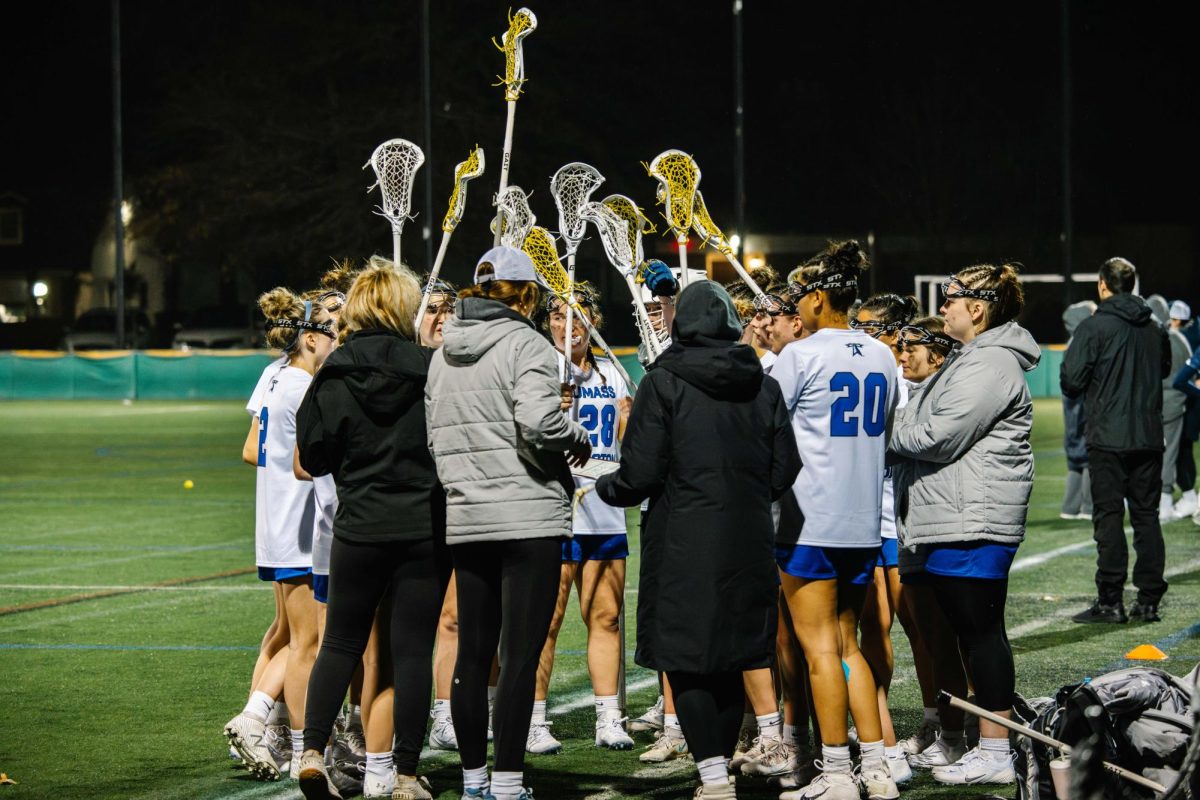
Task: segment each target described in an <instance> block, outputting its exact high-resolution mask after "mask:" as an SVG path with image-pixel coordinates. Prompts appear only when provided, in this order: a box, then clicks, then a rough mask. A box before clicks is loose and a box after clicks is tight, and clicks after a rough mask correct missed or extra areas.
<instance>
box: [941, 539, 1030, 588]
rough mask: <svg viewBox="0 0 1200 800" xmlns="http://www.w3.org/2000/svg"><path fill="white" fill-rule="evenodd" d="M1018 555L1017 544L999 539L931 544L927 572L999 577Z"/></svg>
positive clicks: (949, 575) (964, 576) (1006, 575)
mask: <svg viewBox="0 0 1200 800" xmlns="http://www.w3.org/2000/svg"><path fill="white" fill-rule="evenodd" d="M1016 555H1017V546H1016V545H1015V544H999V543H997V542H986V541H985V542H947V543H943V544H934V545H930V546H929V554H928V556H926V559H925V571H926V572H928V573H929V574H931V575H943V576H945V577H948V578H982V579H990V580H999V579H1001V578H1007V577H1008V568H1009V567H1011V566H1012V562H1013V559H1014V558H1015V557H1016Z"/></svg>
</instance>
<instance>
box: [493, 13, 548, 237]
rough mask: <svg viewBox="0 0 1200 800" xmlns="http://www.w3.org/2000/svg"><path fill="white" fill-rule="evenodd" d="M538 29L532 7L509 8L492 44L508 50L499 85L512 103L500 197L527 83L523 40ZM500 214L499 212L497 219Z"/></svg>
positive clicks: (498, 226)
mask: <svg viewBox="0 0 1200 800" xmlns="http://www.w3.org/2000/svg"><path fill="white" fill-rule="evenodd" d="M535 30H537V17H536V16H535V15H534V13H533V12H532V11H530V10H529V9H528V8H521V9H518V10H517V13H516V14H513V13H512V11H511V10H510V11H509V14H508V30H507V31H505V32H504V35H503V36H502V37H500V41H499V42H497V41H496V39H495V37H493V38H492V44H494V45H496V48H497V49H498V50H501V51H502V52H503V53H504V77H503V78H501V79H500V82H499V83H496V84H494V85H495V86H504V99H505V100H506V101H507V102H508V120H507V121H506V122H505V124H504V156H503V157H502V158H501V159H500V188H499V189H498V190H497V191H496V197H497V199H499V198H500V197H501V196H503V195H504V190H505V189H507V188H508V168H509V165H510V164H511V163H512V145H513V122H514V120H516V118H517V98H518V97H520V96H521V89H522V88H524V86H525V50H524V48H522V47H521V42H522V41H523V40H524V39H525V37H526V36H528V35H529V34H531V33H533V32H534V31H535ZM498 218H499V213H497V219H498ZM499 244H500V224H499V222H498V221H497V223H496V230H495V239H494V240H493V241H492V245H493V246H496V245H499Z"/></svg>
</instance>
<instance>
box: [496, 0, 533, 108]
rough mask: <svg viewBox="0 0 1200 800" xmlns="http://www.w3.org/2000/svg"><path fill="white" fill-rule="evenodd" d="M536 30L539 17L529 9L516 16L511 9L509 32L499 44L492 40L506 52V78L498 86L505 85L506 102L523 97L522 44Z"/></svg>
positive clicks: (523, 58) (523, 51)
mask: <svg viewBox="0 0 1200 800" xmlns="http://www.w3.org/2000/svg"><path fill="white" fill-rule="evenodd" d="M536 30H537V15H535V14H534V13H533V12H532V11H530V10H529V9H528V8H519V9H517V13H516V14H514V13H512V9H511V8H510V9H509V12H508V30H506V31H505V32H504V35H503V36H501V37H500V41H499V42H497V41H496V40H495V39H492V44H494V45H496V48H497V49H499V50H502V51H504V77H503V78H501V79H500V83H498V84H496V85H497V86H499V85H501V84H503V85H504V99H505V100H516V99H517V98H518V97H520V96H521V88H522V87H523V86H524V85H525V49H524V48H523V47H522V46H521V42H522V41H523V40H524V39H525V37H526V36H528V35H529V34H531V33H533V32H534V31H536Z"/></svg>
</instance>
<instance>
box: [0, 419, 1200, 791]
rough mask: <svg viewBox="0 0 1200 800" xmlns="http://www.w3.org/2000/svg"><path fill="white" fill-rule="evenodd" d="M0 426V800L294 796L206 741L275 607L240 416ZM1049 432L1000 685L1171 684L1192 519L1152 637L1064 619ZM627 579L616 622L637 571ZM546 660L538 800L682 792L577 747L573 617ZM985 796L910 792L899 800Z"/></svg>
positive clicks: (909, 685)
mask: <svg viewBox="0 0 1200 800" xmlns="http://www.w3.org/2000/svg"><path fill="white" fill-rule="evenodd" d="M0 416H2V418H3V420H4V429H5V433H6V435H5V437H4V440H3V441H4V444H5V447H4V450H5V452H4V458H3V467H0V771H2V772H6V773H8V775H9V776H10V777H12V778H14V779H15V780H17V781H18V782H19V785H16V786H7V785H0V800H5V798H14V800H15V799H16V798H35V797H36V798H42V797H54V798H60V797H61V798H96V797H136V798H173V797H181V798H182V797H187V798H218V797H220V798H265V797H271V798H292V797H299V792H298V790H297V789H296V788H295V786H294V785H289V784H288V783H287V782H283V783H278V784H260V783H255V782H254V781H252V780H249V779H248V778H247V777H246V775H245V773H242V772H238V771H236V770H233V769H231V768H230V767H229V762H228V758H227V756H226V748H225V746H224V739H223V737H222V736H221V727H222V725H223V724H224V723H225V722H226V720H228V719H229V717H231V716H232V715H233V714H235V713H236V712H237V711H238V710H240V708H241V705H242V703H243V702H244V700H245V695H246V693H247V691H248V680H249V676H250V670H251V668H252V666H253V664H254V659H255V655H256V652H257V646H258V642H259V639H260V638H261V636H262V632H263V630H264V628H265V627H266V625H267V624H268V622H269V621H270V619H271V613H272V602H271V595H270V591H269V589H268V587H266V586H265V585H263V584H261V583H260V582H259V581H257V580H256V578H255V577H254V576H253V575H252V574H251V568H252V567H253V566H254V549H253V541H254V507H253V505H254V471H253V469H251V468H249V467H247V466H245V465H243V464H242V463H241V461H240V451H241V445H242V441H243V439H244V437H245V434H246V429H247V423H248V421H247V417H246V414H245V412H244V411H242V409H241V404H239V403H136V404H133V405H131V406H125V405H122V404H120V403H108V402H95V403H85V402H74V403H66V402H64V403H49V402H47V403H5V404H2V405H0ZM1060 435H1061V421H1060V417H1059V405H1058V401H1054V400H1047V401H1038V405H1037V420H1036V426H1035V437H1034V438H1035V441H1034V448H1035V450H1036V452H1037V473H1038V474H1037V484H1036V486H1035V490H1034V496H1033V505H1032V507H1031V509H1030V525H1029V534H1028V538H1027V539H1026V542H1025V544H1024V545H1023V546H1022V548H1021V551H1020V553H1019V555H1018V561H1017V562H1016V565H1015V566H1014V574H1013V578H1012V593H1011V595H1010V600H1009V631H1010V635H1011V636H1012V639H1013V646H1014V649H1015V650H1016V652H1017V683H1018V689H1019V690H1020V691H1022V692H1023V693H1025V694H1027V695H1037V694H1042V693H1047V692H1050V691H1052V690H1054V689H1056V688H1057V687H1058V686H1060V685H1061V684H1064V683H1067V682H1069V681H1074V680H1077V679H1079V678H1081V677H1083V676H1085V675H1088V674H1096V673H1100V672H1103V671H1105V670H1109V669H1113V668H1115V667H1117V666H1121V665H1122V663H1123V662H1122V660H1121V657H1122V654H1124V653H1125V652H1126V651H1128V650H1129V649H1130V648H1132V647H1133V646H1135V645H1138V644H1143V643H1158V644H1159V646H1160V647H1162V648H1163V649H1164V650H1166V651H1167V652H1168V653H1169V654H1170V655H1171V659H1170V660H1169V661H1167V662H1165V663H1164V666H1165V668H1167V669H1169V670H1171V671H1173V672H1176V673H1179V674H1182V673H1184V672H1186V671H1188V670H1189V669H1190V668H1191V667H1192V665H1194V664H1195V662H1196V661H1197V660H1200V638H1197V635H1198V632H1200V625H1197V623H1196V621H1197V620H1198V619H1200V585H1198V582H1200V530H1198V529H1197V528H1196V527H1195V526H1194V525H1192V524H1191V522H1177V523H1174V524H1172V525H1170V526H1168V527H1167V528H1166V536H1167V545H1168V561H1167V566H1168V570H1169V574H1170V575H1171V576H1172V578H1171V591H1170V593H1169V594H1168V596H1167V602H1166V603H1165V605H1164V607H1163V614H1164V620H1163V622H1161V623H1158V624H1155V625H1150V626H1140V627H1139V626H1133V625H1129V626H1119V627H1110V626H1077V625H1073V624H1072V623H1070V622H1069V621H1068V620H1067V619H1066V617H1067V616H1068V615H1069V614H1071V613H1073V612H1075V611H1077V610H1079V609H1081V608H1083V607H1084V605H1086V603H1087V602H1089V600H1090V598H1091V597H1092V591H1093V586H1092V565H1093V557H1094V556H1093V548H1092V544H1091V528H1090V523H1081V522H1063V521H1060V520H1059V519H1058V502H1059V498H1060V495H1061V492H1062V488H1063V471H1064V459H1063V457H1062V454H1061V445H1060V441H1061V440H1060ZM185 479H191V480H193V481H194V482H195V488H194V489H192V490H185V489H184V488H183V485H182V484H183V481H184V480H185ZM631 530H632V532H633V533H635V534H636V528H633V529H631ZM634 552H635V557H634V559H633V560H634V562H636V548H635V550H634ZM630 576H631V581H630V584H631V585H630V587H629V591H630V594H629V602H630V605H631V607H632V605H633V604H634V603H636V600H637V594H636V576H637V569H636V563H634V564H631V569H630ZM631 620H632V616H631ZM630 628H632V624H631V625H630ZM895 635H896V637H897V638H896V641H895V644H896V654H897V661H898V664H897V675H896V681H895V684H894V688H893V694H892V697H893V703H892V705H893V709H894V714H895V717H896V725H897V730H898V731H900V732H901V733H902V734H903V735H907V733H908V732H910V731H911V730H912V729H913V728H914V727H915V726H916V724H917V723H918V721H919V717H920V701H919V695H918V693H917V687H916V681H915V679H914V676H913V672H912V664H911V656H910V655H908V650H907V644H906V642H905V641H904V639H903V634H902V633H901V632H900V630H899V625H897V626H896V628H895ZM630 642H631V643H632V630H630ZM559 644H560V648H561V652H560V656H559V659H558V662H557V666H556V671H555V676H554V684H553V687H552V690H551V714H552V716H553V719H554V733H555V735H557V736H558V737H559V738H560V739H562V740H563V743H564V745H565V749H564V752H563V754H562V755H559V756H540V757H531V758H530V759H529V761H528V765H527V772H526V775H527V779H526V783H527V784H528V785H530V786H532V787H534V789H535V791H536V795H537V796H538V797H539V798H560V797H562V798H615V797H663V798H666V797H679V798H682V797H690V796H691V790H692V786H693V785H694V783H693V781H694V770H693V768H692V766H691V762H690V761H676V762H670V763H668V764H666V765H662V766H656V767H645V766H644V765H642V764H640V763H639V762H638V761H637V759H636V757H635V755H634V754H631V753H610V752H598V751H596V750H595V748H594V747H593V746H592V723H593V713H592V710H591V694H590V688H589V686H588V682H587V672H586V665H585V660H584V656H583V646H584V644H583V636H582V626H581V625H580V623H579V622H578V621H577V615H575V612H574V611H572V612H571V614H570V615H569V616H568V624H567V625H566V626H565V628H564V630H563V633H562V636H561V638H560V639H559ZM630 658H631V659H632V647H631V648H630ZM629 686H630V693H629V699H630V702H629V706H630V710H631V711H632V712H633V713H634V714H637V713H640V712H641V710H642V709H644V708H645V707H646V706H648V705H650V704H651V703H652V702H653V701H654V698H655V695H656V694H657V687H656V686H655V685H654V678H653V676H652V675H651V674H650V673H648V672H646V671H645V670H642V669H640V668H637V667H634V666H633V665H632V660H631V662H630V670H629ZM644 743H649V739H646V740H644ZM423 769H424V770H426V771H427V772H428V774H429V775H430V777H431V779H432V780H433V783H434V786H435V788H436V789H438V790H440V792H441V793H440V795H439V797H440V798H442V800H447V799H448V798H457V797H458V792H457V788H458V786H459V773H458V763H457V756H456V754H453V753H441V754H433V755H431V756H430V757H429V758H428V759H427V760H426V761H425V762H424V765H423ZM777 793H778V790H777V789H773V788H770V787H767V786H766V785H765V784H754V783H751V782H750V781H749V779H747V780H745V781H742V782H741V784H740V786H739V796H741V797H745V798H774V797H775V796H776V795H777ZM987 793H988V792H987V791H985V790H970V789H968V790H963V789H957V788H950V787H938V786H936V785H934V784H933V783H932V781H931V780H930V779H929V778H928V777H918V779H917V781H916V782H915V783H914V784H913V785H912V786H911V787H910V788H909V789H907V790H905V791H904V792H903V796H904V797H908V798H914V799H915V798H932V797H941V798H950V797H955V798H958V797H976V796H982V795H984V794H987ZM1001 794H1005V795H1006V796H1010V797H1011V796H1012V790H1011V789H1010V790H1009V791H1007V792H1002V793H1001Z"/></svg>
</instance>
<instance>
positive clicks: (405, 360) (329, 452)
mask: <svg viewBox="0 0 1200 800" xmlns="http://www.w3.org/2000/svg"><path fill="white" fill-rule="evenodd" d="M432 353H433V351H432V350H429V349H428V348H424V347H419V346H417V345H415V344H413V343H412V342H410V341H408V340H407V339H404V338H402V337H401V336H399V335H397V334H395V333H393V332H392V331H387V330H365V331H357V332H355V333H352V334H350V335H349V336H348V337H346V341H345V342H343V343H342V345H341V346H340V347H339V348H338V349H336V350H334V351H333V353H332V354H330V356H329V358H328V359H326V360H325V364H324V366H322V367H321V369H320V370H318V371H317V374H316V376H315V377H314V378H313V381H312V384H311V385H310V386H309V387H308V393H307V394H306V395H305V397H304V402H303V403H302V404H301V406H300V410H299V412H298V413H297V415H296V445H297V447H299V449H300V465H301V466H303V467H304V469H305V470H306V471H307V472H308V473H309V474H310V475H314V476H315V475H332V476H333V478H334V481H335V482H336V483H337V493H338V510H337V516H336V517H335V518H334V521H333V535H334V537H335V538H339V539H344V540H348V541H359V542H362V541H366V542H383V541H412V540H419V539H428V538H430V537H431V536H433V535H434V534H435V533H437V535H438V537H439V538H444V537H445V518H446V512H445V493H444V492H443V491H442V487H441V485H440V484H439V483H438V481H437V473H436V472H435V471H434V467H433V457H432V456H431V455H430V454H429V444H428V439H427V438H426V433H425V379H426V376H427V375H428V371H429V359H430V356H431V354H432Z"/></svg>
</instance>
